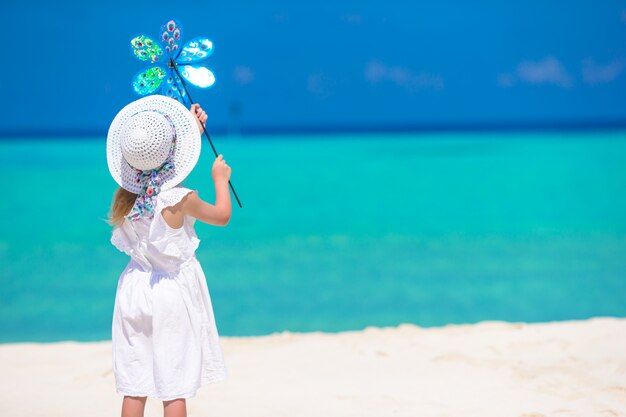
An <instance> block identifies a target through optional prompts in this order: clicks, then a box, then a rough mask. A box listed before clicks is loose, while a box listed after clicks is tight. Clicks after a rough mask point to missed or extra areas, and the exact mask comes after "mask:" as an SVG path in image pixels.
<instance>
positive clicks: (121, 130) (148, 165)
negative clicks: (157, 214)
mask: <svg viewBox="0 0 626 417" xmlns="http://www.w3.org/2000/svg"><path fill="white" fill-rule="evenodd" d="M174 138H175V139H176V143H175V145H174V150H173V154H172V155H171V162H173V164H174V169H173V170H169V171H167V172H164V173H163V175H162V176H161V190H167V189H170V188H173V187H175V186H176V185H178V184H180V183H181V182H182V181H183V180H184V179H185V178H186V177H187V175H189V173H190V172H191V170H192V169H193V168H194V167H195V166H196V163H197V162H198V158H199V157H200V148H201V143H200V142H201V141H200V131H199V129H198V125H197V124H196V120H195V118H194V117H193V115H192V114H191V112H190V111H189V109H187V108H186V107H185V106H184V105H182V104H181V103H180V102H178V101H177V100H175V99H173V98H170V97H167V96H162V95H152V96H147V97H144V98H140V99H139V100H135V101H133V102H131V103H129V104H128V105H126V106H125V107H124V108H123V109H122V110H120V112H119V113H118V114H117V115H116V116H115V118H114V119H113V122H112V123H111V126H110V127H109V132H108V134H107V162H108V165H109V171H110V172H111V175H112V176H113V179H115V181H116V182H117V183H118V184H119V185H120V186H121V187H122V188H124V189H126V190H128V191H130V192H132V193H135V194H138V193H139V192H140V191H141V190H142V183H141V182H140V180H139V177H138V172H139V171H147V170H152V169H157V168H159V167H160V166H162V165H163V164H164V163H165V162H166V160H167V159H168V156H170V151H171V149H172V146H173V144H172V142H173V141H174Z"/></svg>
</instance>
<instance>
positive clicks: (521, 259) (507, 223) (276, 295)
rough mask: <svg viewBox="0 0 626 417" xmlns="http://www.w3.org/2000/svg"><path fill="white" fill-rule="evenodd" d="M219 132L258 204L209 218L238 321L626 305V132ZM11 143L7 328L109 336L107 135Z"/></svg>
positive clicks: (439, 320) (201, 171)
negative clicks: (220, 222) (216, 221)
mask: <svg viewBox="0 0 626 417" xmlns="http://www.w3.org/2000/svg"><path fill="white" fill-rule="evenodd" d="M214 142H215V144H216V146H217V148H218V150H219V151H220V152H222V153H223V154H224V155H225V158H226V160H227V162H228V164H229V165H231V166H232V168H233V174H232V182H233V185H234V186H235V189H236V190H237V193H238V194H239V196H240V198H241V200H242V202H243V205H244V207H243V209H239V208H238V207H236V206H234V207H233V216H232V219H231V221H230V224H229V225H228V226H227V227H225V228H220V227H213V226H208V225H203V224H200V223H199V222H198V223H197V228H196V230H197V232H198V235H199V237H200V239H201V241H202V242H201V245H200V248H199V250H198V253H197V255H198V258H199V260H200V262H201V263H202V265H203V268H204V271H205V274H206V276H207V282H208V285H209V289H210V292H211V298H212V300H213V308H214V311H215V314H216V319H217V324H218V329H219V331H220V333H221V334H223V335H259V334H268V333H271V332H276V331H282V330H290V331H313V330H321V331H340V330H348V329H362V328H364V327H366V326H370V325H374V326H388V325H397V324H399V323H404V322H410V323H416V324H418V325H423V326H437V325H443V324H447V323H472V322H477V321H480V320H508V321H528V322H535V321H552V320H566V319H582V318H587V317H592V316H620V317H625V316H626V302H625V300H626V132H624V131H615V132H601V133H594V132H584V133H554V132H550V133H501V132H499V133H454V134H444V133H438V134H424V133H419V134H418V133H412V134H393V135H385V134H376V135H362V134H359V135H356V134H355V135H323V136H296V135H294V136H275V137H273V136H255V137H250V136H246V137H245V138H239V139H237V138H234V139H233V138H229V137H225V136H224V137H220V136H216V137H214ZM0 155H2V159H3V167H4V168H3V172H4V186H5V189H4V193H3V197H2V198H1V199H0V225H1V228H0V284H1V286H0V342H17V341H57V340H80V341H92V340H106V339H110V336H111V318H112V308H113V302H114V297H115V290H116V285H117V279H118V277H119V274H120V273H121V271H122V270H123V269H124V266H125V264H126V262H127V257H126V255H124V254H123V253H121V252H118V251H117V250H116V249H115V248H114V247H113V246H112V245H111V244H110V242H109V237H110V228H109V226H108V225H107V224H106V223H105V222H104V221H103V219H104V218H105V217H106V214H107V211H108V209H109V203H110V201H111V196H112V193H113V191H114V190H115V188H116V185H115V183H114V182H113V180H112V179H111V177H110V175H109V172H108V170H107V165H106V158H105V138H104V137H100V138H84V139H62V138H58V139H52V138H47V139H45V140H44V139H40V140H37V139H7V138H4V139H3V140H2V141H0ZM212 160H213V156H212V154H211V150H210V148H209V146H208V143H207V142H205V143H204V144H203V151H202V157H201V160H200V162H199V163H198V166H197V167H196V169H195V171H194V172H193V173H192V175H191V176H190V177H189V179H188V180H187V183H186V186H188V187H191V188H196V189H198V190H199V192H200V196H201V197H203V198H205V199H207V200H209V201H212V199H213V198H214V189H213V183H212V181H211V175H210V167H211V163H212ZM233 204H234V199H233Z"/></svg>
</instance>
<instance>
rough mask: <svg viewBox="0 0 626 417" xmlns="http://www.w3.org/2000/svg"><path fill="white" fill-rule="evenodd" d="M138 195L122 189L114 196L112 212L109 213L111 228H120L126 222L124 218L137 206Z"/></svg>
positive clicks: (119, 188)
mask: <svg viewBox="0 0 626 417" xmlns="http://www.w3.org/2000/svg"><path fill="white" fill-rule="evenodd" d="M136 198H137V194H135V193H131V192H130V191H127V190H125V189H124V188H122V187H118V189H117V190H116V191H115V193H114V194H113V202H112V203H111V211H110V212H109V220H108V223H109V224H110V225H111V226H119V225H121V224H122V223H123V222H124V216H126V215H127V214H128V213H129V212H130V209H132V208H133V204H135V199H136Z"/></svg>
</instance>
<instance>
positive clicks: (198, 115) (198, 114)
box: [189, 103, 209, 134]
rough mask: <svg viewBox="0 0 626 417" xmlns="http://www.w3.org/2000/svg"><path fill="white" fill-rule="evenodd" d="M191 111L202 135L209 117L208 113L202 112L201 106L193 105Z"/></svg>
mask: <svg viewBox="0 0 626 417" xmlns="http://www.w3.org/2000/svg"><path fill="white" fill-rule="evenodd" d="M189 111H190V112H191V114H192V115H193V117H194V119H196V123H197V124H198V130H199V131H200V134H202V132H203V131H204V126H203V125H204V124H205V123H206V121H207V119H208V118H209V116H207V114H206V112H205V111H204V110H202V107H200V105H199V104H197V103H196V104H192V105H191V107H190V108H189Z"/></svg>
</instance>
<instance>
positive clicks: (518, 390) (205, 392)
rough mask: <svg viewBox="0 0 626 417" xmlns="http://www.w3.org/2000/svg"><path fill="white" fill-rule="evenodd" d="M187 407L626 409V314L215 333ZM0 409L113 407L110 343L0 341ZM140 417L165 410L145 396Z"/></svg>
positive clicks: (445, 416) (563, 415)
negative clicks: (212, 379) (217, 346)
mask: <svg viewBox="0 0 626 417" xmlns="http://www.w3.org/2000/svg"><path fill="white" fill-rule="evenodd" d="M222 346H223V348H224V355H225V358H226V362H227V366H228V368H229V372H230V374H229V378H228V380H226V381H224V382H220V383H217V384H210V385H206V386H204V387H202V388H200V390H199V391H198V394H197V395H196V397H195V398H192V399H190V400H188V414H189V416H241V417H250V416H258V417H266V416H267V417H269V416H272V417H277V416H285V417H287V416H288V417H294V416H298V417H308V416H311V417H313V416H315V417H319V416H359V417H367V416H376V417H381V416H412V417H417V416H423V417H451V416H463V417H470V416H481V417H487V416H493V417H506V416H515V417H522V416H524V417H541V416H555V417H556V416H558V417H570V416H580V417H593V416H603V417H609V416H626V319H615V318H595V319H591V320H585V321H568V322H554V323H545V324H523V323H504V322H483V323H479V324H475V325H450V326H445V327H440V328H420V327H417V326H413V325H401V326H399V327H389V328H367V329H365V330H363V331H354V332H343V333H335V334H325V333H319V332H314V333H302V334H300V333H287V332H285V333H279V334H274V335H270V336H262V337H245V338H241V337H222ZM0 369H1V370H2V385H1V389H0V400H1V407H2V411H1V412H0V415H2V416H7V417H21V416H24V417H26V416H28V417H37V416H46V417H54V416H63V417H67V416H90V417H98V416H107V417H110V416H116V415H119V413H120V404H121V399H122V397H121V396H120V395H118V394H117V393H116V392H115V384H114V378H113V373H112V369H111V343H110V342H106V341H105V342H96V343H76V342H60V343H47V344H37V343H18V344H5V345H0ZM145 415H146V416H160V415H162V404H161V403H160V402H158V401H156V400H153V399H148V404H147V407H146V414H145Z"/></svg>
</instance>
